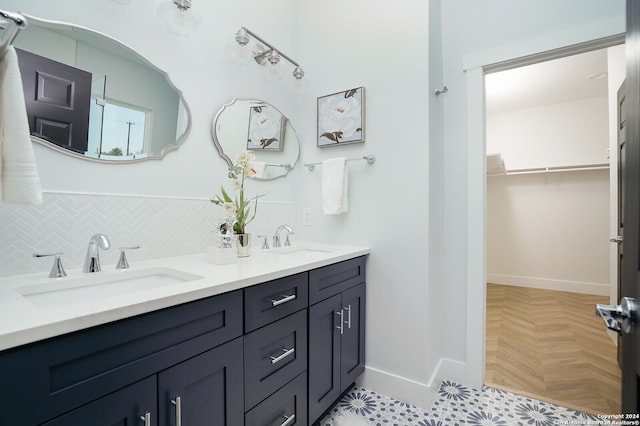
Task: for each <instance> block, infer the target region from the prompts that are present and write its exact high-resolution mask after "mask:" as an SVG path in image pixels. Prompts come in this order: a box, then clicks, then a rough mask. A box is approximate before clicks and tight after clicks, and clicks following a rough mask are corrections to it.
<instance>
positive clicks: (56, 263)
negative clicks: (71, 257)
mask: <svg viewBox="0 0 640 426" xmlns="http://www.w3.org/2000/svg"><path fill="white" fill-rule="evenodd" d="M63 254H64V253H33V257H49V256H55V259H54V260H53V266H52V267H51V271H50V272H49V278H62V277H66V276H67V273H66V272H65V270H64V268H63V267H62V259H61V258H60V256H62V255H63Z"/></svg>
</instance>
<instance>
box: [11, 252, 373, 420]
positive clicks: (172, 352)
mask: <svg viewBox="0 0 640 426" xmlns="http://www.w3.org/2000/svg"><path fill="white" fill-rule="evenodd" d="M368 253H369V250H368V249H367V248H362V247H348V246H336V245H320V244H304V243H299V244H294V245H293V246H290V247H283V248H281V249H272V250H270V251H268V252H267V251H259V250H256V251H255V252H254V254H253V255H252V256H251V257H249V258H244V259H239V261H238V262H236V263H232V264H229V265H213V264H210V263H207V261H206V255H204V254H202V255H191V256H182V257H174V258H166V259H157V260H149V261H143V262H132V263H133V264H132V265H131V268H129V269H126V270H116V269H114V268H113V265H105V266H104V267H103V268H102V271H101V272H97V273H91V274H87V273H83V272H81V271H70V272H69V274H68V276H67V277H65V278H61V279H49V278H47V276H46V273H45V274H43V273H38V274H29V275H23V276H14V277H6V278H2V279H1V280H0V281H1V285H0V375H1V376H2V378H3V384H4V386H2V390H0V411H1V412H2V413H3V414H2V423H4V422H6V423H7V424H11V425H37V424H46V425H87V424H91V425H113V424H129V425H137V424H140V425H185V426H186V425H188V426H192V425H201V424H202V425H204V424H207V425H211V424H215V425H233V426H235V425H243V424H244V425H294V424H295V425H307V424H313V423H314V422H317V421H319V420H320V419H321V417H322V415H323V414H324V413H325V412H326V410H327V409H329V408H330V407H331V406H332V405H333V404H334V403H335V402H336V401H338V400H339V398H340V396H341V395H342V393H343V392H344V391H345V390H347V389H348V388H349V387H350V386H351V384H353V383H354V381H355V379H356V378H357V377H358V376H359V375H360V374H361V373H362V372H363V371H364V355H365V354H364V325H365V324H364V322H365V263H366V257H367V254H368Z"/></svg>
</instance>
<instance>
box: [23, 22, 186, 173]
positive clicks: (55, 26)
mask: <svg viewBox="0 0 640 426" xmlns="http://www.w3.org/2000/svg"><path fill="white" fill-rule="evenodd" d="M22 15H23V16H24V17H25V18H26V19H27V21H28V25H27V27H26V28H25V29H23V30H21V31H20V33H18V36H17V37H16V39H15V41H14V45H15V47H17V48H20V49H24V50H27V51H29V49H28V48H23V47H21V41H20V38H21V36H22V38H25V33H27V32H28V31H29V28H30V27H40V28H42V29H45V30H50V31H57V32H60V33H67V34H73V35H74V37H73V38H74V39H75V40H81V41H82V42H83V43H86V44H87V45H88V46H91V47H94V46H93V44H97V45H98V46H99V49H101V50H105V51H107V52H110V53H112V54H118V55H119V56H122V57H123V58H127V60H130V61H131V62H133V63H135V64H136V65H139V66H144V67H147V68H149V69H150V70H152V71H153V72H154V73H156V74H157V76H158V80H160V81H162V82H163V83H165V84H166V85H167V88H168V89H170V90H172V91H173V92H175V96H176V97H177V100H178V104H177V111H176V112H175V116H176V126H175V129H176V132H175V134H176V137H175V139H173V138H172V139H171V140H170V141H168V142H166V146H163V147H162V148H159V149H157V152H151V153H147V154H144V155H142V156H138V157H136V155H135V154H134V155H131V156H129V158H126V159H125V158H122V159H118V158H117V157H114V156H113V155H104V154H103V153H101V154H97V155H87V153H84V154H83V153H81V152H76V151H74V150H71V149H67V148H65V147H63V146H60V145H58V144H55V143H53V142H51V141H48V140H46V139H45V138H41V137H38V136H36V135H33V134H32V135H31V140H32V141H33V142H36V143H38V144H40V145H43V146H46V147H48V148H50V149H53V150H55V151H57V152H61V153H63V154H65V155H69V156H72V157H75V158H80V159H83V160H89V161H92V162H98V163H106V164H130V163H136V162H140V161H145V160H161V159H162V158H164V156H165V155H166V154H167V153H169V152H171V151H173V150H176V149H178V148H179V147H180V145H181V144H182V143H183V142H184V141H185V139H186V138H187V136H188V134H189V132H190V131H191V124H192V120H191V112H190V110H189V106H188V105H187V103H186V102H185V100H184V97H183V95H182V92H181V91H180V90H178V88H177V87H176V86H175V85H174V84H173V82H172V81H171V79H170V78H169V75H168V74H167V73H166V72H165V71H163V70H161V69H160V68H158V67H157V66H155V65H154V64H153V63H152V62H150V61H149V60H148V59H146V58H145V57H144V56H142V55H141V54H140V53H138V52H136V51H135V50H134V49H132V48H131V47H129V46H127V45H126V44H124V43H123V42H121V41H119V40H117V39H115V38H113V37H111V36H109V35H107V34H104V33H101V32H99V31H95V30H92V29H90V28H87V27H83V26H81V25H76V24H71V23H67V22H62V21H55V20H48V19H43V18H38V17H35V16H32V15H28V14H24V13H23V14H22ZM32 43H33V42H32ZM27 45H28V43H27ZM33 53H35V54H39V52H33ZM42 56H45V55H42ZM54 60H57V59H54ZM59 62H62V61H59ZM62 63H64V62H62ZM91 100H92V101H95V99H93V97H92V99H91ZM149 121H154V119H153V118H152V119H150V120H149ZM149 121H145V126H144V127H145V131H149V130H150V128H151V126H150V124H149ZM155 121H162V120H158V119H156V120H155ZM129 128H131V126H129ZM151 130H153V129H152V128H151ZM98 131H99V132H100V133H102V128H99V129H98ZM89 132H91V130H89ZM156 133H158V132H156ZM157 139H158V138H157V137H154V136H153V132H151V134H150V135H149V136H148V137H147V138H145V145H148V144H149V143H151V141H153V144H154V145H157Z"/></svg>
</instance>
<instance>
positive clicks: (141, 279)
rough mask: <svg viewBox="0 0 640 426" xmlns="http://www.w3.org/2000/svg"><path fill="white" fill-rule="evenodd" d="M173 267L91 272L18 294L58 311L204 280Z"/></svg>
mask: <svg viewBox="0 0 640 426" xmlns="http://www.w3.org/2000/svg"><path fill="white" fill-rule="evenodd" d="M202 278H203V277H201V276H198V275H193V274H189V273H187V272H182V271H178V270H176V269H171V268H163V267H158V268H149V269H141V270H135V271H131V270H124V271H116V272H110V273H108V274H107V273H101V272H97V273H92V274H86V276H83V277H80V278H69V279H66V278H63V279H60V280H53V279H50V280H49V281H43V282H41V283H38V284H32V285H28V286H24V287H20V288H19V289H18V292H19V293H20V294H21V295H22V296H23V297H24V298H25V299H27V300H28V301H29V302H31V303H32V304H34V305H35V306H37V307H39V308H58V307H62V306H69V305H75V304H79V303H86V302H92V301H96V300H101V299H105V298H109V297H113V296H114V295H116V296H120V295H123V294H127V293H130V292H134V291H140V290H149V289H153V288H159V287H165V286H169V285H173V284H178V283H184V282H188V281H194V280H199V279H202Z"/></svg>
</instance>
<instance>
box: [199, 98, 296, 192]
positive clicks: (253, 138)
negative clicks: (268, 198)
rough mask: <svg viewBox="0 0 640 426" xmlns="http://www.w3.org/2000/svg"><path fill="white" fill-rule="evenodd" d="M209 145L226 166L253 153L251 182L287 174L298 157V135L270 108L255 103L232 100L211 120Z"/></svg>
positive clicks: (270, 106)
mask: <svg viewBox="0 0 640 426" xmlns="http://www.w3.org/2000/svg"><path fill="white" fill-rule="evenodd" d="M211 134H212V136H213V142H214V144H215V146H216V149H217V150H218V153H219V154H220V156H221V157H222V158H223V159H224V160H225V161H226V162H227V164H228V165H229V166H231V165H233V162H232V159H233V158H235V156H236V155H238V154H239V153H240V152H242V151H246V150H251V151H253V152H254V153H255V157H256V161H255V162H254V165H256V176H255V177H254V179H260V180H270V179H275V178H278V177H281V176H286V175H287V173H289V171H290V170H291V169H292V168H293V167H294V166H295V164H296V162H297V161H298V156H299V155H300V143H299V140H298V134H297V133H296V131H295V129H294V128H293V126H292V124H291V122H290V121H289V119H287V117H285V116H284V115H283V114H282V113H281V112H280V111H279V110H278V109H277V108H276V107H274V106H273V105H271V104H269V103H267V102H264V101H261V100H258V99H236V98H234V99H232V100H231V101H230V102H229V103H227V104H225V105H223V106H222V108H221V109H220V111H218V113H217V114H216V116H215V118H214V119H213V125H212V129H211Z"/></svg>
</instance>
